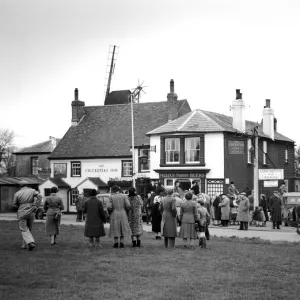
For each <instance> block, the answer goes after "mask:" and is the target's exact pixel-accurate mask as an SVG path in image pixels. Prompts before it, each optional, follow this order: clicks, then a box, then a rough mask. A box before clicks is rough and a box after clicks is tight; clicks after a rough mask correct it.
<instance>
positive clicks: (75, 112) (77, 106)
mask: <svg viewBox="0 0 300 300" xmlns="http://www.w3.org/2000/svg"><path fill="white" fill-rule="evenodd" d="M74 93H75V95H74V97H75V100H74V101H72V121H71V125H72V126H76V125H77V124H78V123H79V121H80V120H81V118H82V116H83V115H84V105H85V104H84V102H83V101H80V100H78V89H75V92H74Z"/></svg>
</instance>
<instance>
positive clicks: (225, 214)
mask: <svg viewBox="0 0 300 300" xmlns="http://www.w3.org/2000/svg"><path fill="white" fill-rule="evenodd" d="M219 207H221V220H229V213H230V201H229V198H228V197H227V196H223V198H222V202H221V203H220V204H219Z"/></svg>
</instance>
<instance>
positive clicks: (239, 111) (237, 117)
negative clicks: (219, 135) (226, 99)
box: [231, 90, 246, 132]
mask: <svg viewBox="0 0 300 300" xmlns="http://www.w3.org/2000/svg"><path fill="white" fill-rule="evenodd" d="M242 95H243V94H242V93H241V92H240V90H236V99H235V100H233V101H232V106H231V109H232V127H233V128H234V129H236V130H238V131H242V132H245V126H246V125H245V116H244V110H245V103H244V101H243V99H242Z"/></svg>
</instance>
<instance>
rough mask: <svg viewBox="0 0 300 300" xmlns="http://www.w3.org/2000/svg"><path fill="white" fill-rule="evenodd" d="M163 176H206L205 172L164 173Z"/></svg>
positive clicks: (161, 175)
mask: <svg viewBox="0 0 300 300" xmlns="http://www.w3.org/2000/svg"><path fill="white" fill-rule="evenodd" d="M160 177H162V178H200V177H201V178H205V174H204V173H189V172H187V173H162V174H160Z"/></svg>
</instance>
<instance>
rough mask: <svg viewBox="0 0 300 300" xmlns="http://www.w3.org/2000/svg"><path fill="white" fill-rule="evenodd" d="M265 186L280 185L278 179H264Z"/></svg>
mask: <svg viewBox="0 0 300 300" xmlns="http://www.w3.org/2000/svg"><path fill="white" fill-rule="evenodd" d="M264 187H278V180H264Z"/></svg>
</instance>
